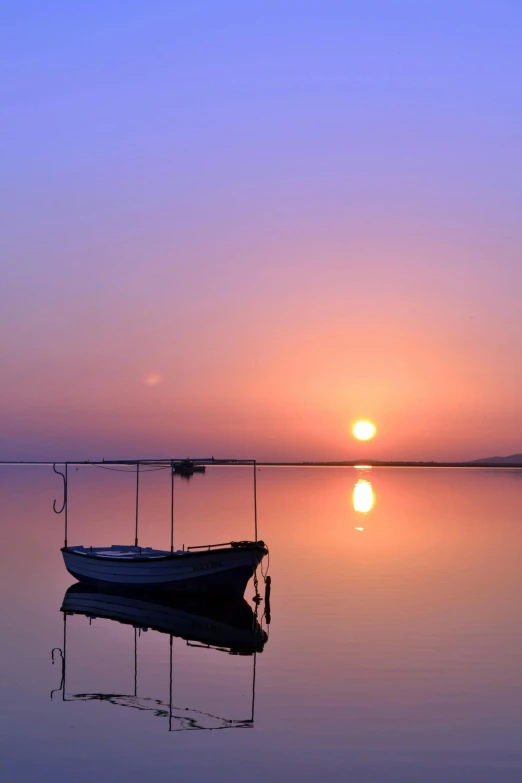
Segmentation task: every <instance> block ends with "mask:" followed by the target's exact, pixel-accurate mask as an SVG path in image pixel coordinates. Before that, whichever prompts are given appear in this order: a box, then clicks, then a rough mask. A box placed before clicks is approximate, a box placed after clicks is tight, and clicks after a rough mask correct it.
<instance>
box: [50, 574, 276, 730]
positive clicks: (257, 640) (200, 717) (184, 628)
mask: <svg viewBox="0 0 522 783" xmlns="http://www.w3.org/2000/svg"><path fill="white" fill-rule="evenodd" d="M61 612H62V613H63V646H62V647H61V648H58V647H57V648H54V649H53V651H52V662H53V663H55V662H58V661H59V662H60V663H61V669H62V676H61V682H60V685H59V687H58V688H56V689H54V690H53V691H51V699H52V698H53V697H54V694H55V693H61V698H62V701H85V702H87V701H98V702H99V701H107V702H109V703H111V704H114V705H118V706H121V707H128V708H132V709H136V710H141V711H145V712H151V713H152V714H153V715H154V716H156V717H163V718H167V719H168V728H169V731H187V730H196V729H198V730H212V729H225V728H252V727H253V725H254V701H255V676H256V658H257V653H260V652H262V651H263V648H264V645H265V643H266V641H267V639H268V635H267V633H266V631H265V630H263V628H262V624H263V619H264V616H263V617H262V618H261V621H259V620H258V605H256V608H255V609H254V610H252V608H251V607H250V605H249V604H248V603H247V602H246V601H245V600H244V599H231V598H229V599H226V600H225V599H223V598H221V599H219V600H215V599H214V600H211V599H209V598H204V597H197V596H184V595H167V594H163V593H157V592H156V593H154V592H151V593H140V594H138V595H137V594H136V593H135V592H125V591H123V590H115V589H105V590H104V591H103V592H102V591H99V590H96V589H93V588H91V587H89V586H88V585H84V584H75V585H72V587H70V588H69V589H68V590H67V591H66V593H65V595H64V598H63V602H62V606H61ZM71 615H83V616H84V617H86V618H88V619H89V623H91V621H92V620H93V619H97V618H103V619H107V620H111V621H113V622H117V623H122V624H124V625H129V626H132V627H133V629H134V687H133V689H132V691H131V692H130V693H116V692H105V693H68V692H67V682H66V679H67V630H68V629H67V622H68V618H69V617H70V616H71ZM148 630H151V631H155V632H157V633H160V634H166V635H168V636H169V699H168V701H167V700H165V701H162V700H160V699H157V698H150V697H147V696H145V697H144V696H141V695H139V693H138V652H139V640H140V637H141V632H142V631H148ZM69 633H70V631H69ZM175 638H178V639H181V640H184V641H185V642H186V645H187V646H188V647H198V648H205V649H210V650H213V651H218V652H225V653H228V654H229V655H236V656H251V657H252V658H253V665H252V678H251V682H252V686H251V701H250V710H249V714H248V716H247V717H246V718H244V719H239V720H238V719H230V718H224V717H220V716H218V715H215V714H213V713H211V712H204V711H202V710H196V709H192V708H190V707H186V706H184V707H180V706H176V705H175V704H174V703H173V694H172V675H173V670H172V657H173V656H172V651H173V641H174V639H175Z"/></svg>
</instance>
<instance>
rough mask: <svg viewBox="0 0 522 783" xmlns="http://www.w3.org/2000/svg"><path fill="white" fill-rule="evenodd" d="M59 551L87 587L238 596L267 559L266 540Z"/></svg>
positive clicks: (76, 547)
mask: <svg viewBox="0 0 522 783" xmlns="http://www.w3.org/2000/svg"><path fill="white" fill-rule="evenodd" d="M61 551H62V554H63V559H64V563H65V567H66V568H67V570H68V571H69V573H70V574H71V575H72V576H74V577H75V579H78V580H79V581H80V582H85V583H87V584H94V585H112V586H118V587H124V588H139V589H142V590H143V589H145V590H177V591H182V592H198V593H209V592H212V593H215V594H220V595H234V596H239V597H241V596H243V593H244V592H245V588H246V586H247V583H248V581H249V580H250V579H251V577H252V576H253V575H254V572H255V570H256V568H257V566H258V565H259V563H260V562H261V561H262V559H263V558H264V557H265V555H266V554H268V548H267V546H266V545H265V543H264V542H263V541H232V542H230V543H229V544H213V545H209V546H205V547H189V549H188V550H185V551H177V552H169V551H166V550H162V549H152V548H150V547H143V548H142V547H138V546H117V545H114V546H111V547H84V546H67V547H62V550H61Z"/></svg>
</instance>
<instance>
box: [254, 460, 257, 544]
mask: <svg viewBox="0 0 522 783" xmlns="http://www.w3.org/2000/svg"><path fill="white" fill-rule="evenodd" d="M254 533H255V541H257V463H256V461H255V460H254Z"/></svg>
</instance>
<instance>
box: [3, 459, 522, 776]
mask: <svg viewBox="0 0 522 783" xmlns="http://www.w3.org/2000/svg"><path fill="white" fill-rule="evenodd" d="M257 475H258V510H259V534H260V537H262V538H263V539H264V540H265V541H266V542H267V543H268V544H269V547H270V574H271V577H272V595H271V622H270V625H267V623H266V618H263V616H262V615H263V604H261V606H260V610H259V616H258V620H259V622H260V623H261V624H262V626H263V628H264V629H265V630H266V631H267V632H268V641H267V642H266V643H265V645H264V648H263V650H262V652H258V653H257V654H256V655H255V656H254V655H230V654H229V653H228V652H227V651H226V650H225V651H223V650H215V649H207V648H206V647H201V646H192V645H189V644H187V642H186V641H185V640H183V639H181V638H178V637H174V638H173V640H172V669H171V666H170V661H171V657H170V654H171V648H170V637H169V634H165V633H159V632H157V631H154V630H148V631H144V630H142V629H135V628H134V627H133V626H132V624H130V625H128V624H122V623H118V622H115V621H113V620H109V619H104V618H97V619H91V620H90V619H89V618H87V617H85V616H82V615H77V614H74V615H72V616H68V617H67V679H66V692H65V693H64V692H62V691H60V690H59V687H60V684H61V683H60V680H61V659H60V653H59V651H58V652H55V664H54V665H53V664H52V662H51V650H52V648H62V647H63V625H64V621H63V614H62V612H61V611H60V608H61V606H62V601H63V600H64V595H65V593H66V590H67V589H68V588H69V587H70V585H71V584H73V581H74V580H72V579H71V577H70V576H69V575H68V574H67V572H66V571H65V569H64V567H63V564H62V561H61V555H60V552H59V547H60V546H61V544H62V538H63V531H62V518H61V517H58V516H55V515H54V514H53V512H52V500H53V498H54V497H58V498H59V497H60V493H61V486H60V484H61V482H60V479H59V478H58V477H57V476H54V474H53V473H52V471H51V469H41V468H23V469H18V468H17V469H15V468H1V469H0V504H1V505H0V512H1V520H2V528H1V529H2V539H3V541H2V544H3V545H2V547H1V549H0V565H1V567H0V587H1V599H0V601H1V604H0V605H1V612H2V615H1V616H2V635H1V639H0V678H1V679H0V695H1V705H2V710H1V712H0V745H1V749H0V750H1V752H0V773H1V776H2V777H1V779H2V781H4V780H5V781H6V783H11V782H13V783H25V781H27V782H28V783H29V781H30V782H31V783H37V782H39V781H74V782H75V783H84V782H85V783H87V781H89V783H90V781H92V780H101V781H105V780H107V781H113V780H116V779H118V780H120V779H121V780H125V781H140V782H141V781H142V780H143V779H144V778H145V777H148V778H152V777H153V778H154V780H156V781H172V780H182V781H201V780H203V779H206V778H208V779H210V780H214V781H216V782H219V781H232V782H234V783H235V782H236V781H237V782H238V783H239V781H241V782H242V781H244V780H250V781H261V780H263V781H265V780H274V781H284V780H289V779H293V780H300V781H316V780H322V781H330V780H331V781H337V780H339V781H341V780H342V781H344V780H354V781H358V782H359V781H364V782H368V783H370V782H371V783H373V782H374V781H375V783H377V782H378V783H381V781H382V782H383V783H384V781H386V782H387V783H388V782H389V781H392V782H393V781H409V780H411V781H423V783H432V782H433V783H434V782H435V781H437V782H439V781H441V782H442V781H461V782H462V783H467V782H468V781H473V782H475V781H477V782H478V781H480V782H482V781H484V782H485V781H487V782H488V783H489V782H490V781H495V782H496V781H519V780H520V779H521V778H522V685H521V683H522V677H521V675H522V632H521V623H520V619H519V618H520V615H521V611H520V610H521V606H520V604H521V600H520V595H521V587H522V584H521V583H522V573H521V569H520V561H521V549H522V533H521V519H522V472H519V471H495V470H443V469H440V470H439V469H436V470H435V469H433V470H421V469H372V470H363V469H359V470H358V469H312V468H302V469H272V468H262V469H261V471H259V472H258V474H257ZM133 490H134V483H133V476H132V475H127V474H120V473H116V472H109V471H104V470H99V469H95V468H92V467H90V468H80V469H79V470H78V471H73V472H72V474H71V481H70V497H69V543H70V544H83V545H91V544H92V545H97V546H99V545H105V544H107V545H109V544H112V543H129V542H132V539H133V536H134V495H133ZM251 490H252V474H251V471H250V470H247V469H230V468H220V469H218V468H216V469H213V470H209V471H208V472H207V474H206V475H205V476H195V477H193V479H192V480H191V481H190V482H182V481H181V480H179V481H178V480H177V484H176V524H175V538H176V546H177V547H178V546H179V547H181V546H182V545H185V546H190V545H193V544H201V543H211V542H216V543H218V542H220V541H227V540H231V539H244V538H249V537H252V534H253V504H252V494H251ZM140 492H141V500H142V507H141V515H140V542H141V543H142V544H143V545H147V546H160V547H161V546H162V547H168V545H169V535H170V532H169V513H170V506H169V503H170V496H169V478H168V473H165V472H157V473H150V474H147V475H146V476H144V477H143V479H142V483H141V489H140ZM357 509H359V510H357ZM252 595H253V589H252V587H251V586H250V587H249V589H248V592H247V595H246V598H247V600H248V601H249V602H250V599H251V597H252ZM250 605H251V606H252V608H254V604H252V603H251V602H250ZM214 620H215V618H214V619H213V618H212V617H211V618H210V619H209V628H210V629H212V627H215V626H212V623H213V622H214ZM254 667H255V700H254V702H253V703H252V691H253V685H254ZM53 689H54V690H55V693H54V694H53V698H52V699H51V691H52V690H53ZM171 689H172V697H171ZM92 694H109V695H111V694H113V695H115V698H113V699H112V700H107V699H100V698H98V699H96V698H88V699H86V698H78V697H85V696H88V695H92ZM134 694H136V695H135V697H134ZM122 696H123V697H125V698H121V697H122ZM64 697H65V698H66V700H63V698H64ZM127 697H129V698H127ZM170 701H172V703H173V705H174V709H173V711H172V713H171V714H170V715H169V712H168V707H169V703H170ZM165 705H167V710H166V708H165ZM252 708H253V710H254V712H253V720H252ZM169 729H171V730H170V731H169ZM209 729H212V730H209Z"/></svg>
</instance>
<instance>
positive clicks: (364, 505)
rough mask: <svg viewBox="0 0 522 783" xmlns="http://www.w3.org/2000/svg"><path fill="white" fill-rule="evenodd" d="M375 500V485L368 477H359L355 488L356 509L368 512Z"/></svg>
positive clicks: (364, 512)
mask: <svg viewBox="0 0 522 783" xmlns="http://www.w3.org/2000/svg"><path fill="white" fill-rule="evenodd" d="M374 502H375V498H374V493H373V487H372V485H371V483H370V482H369V481H367V480H366V479H359V480H358V482H357V483H356V485H355V486H354V488H353V507H354V509H355V511H359V512H360V513H362V514H367V513H368V511H371V509H372V508H373V504H374Z"/></svg>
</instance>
